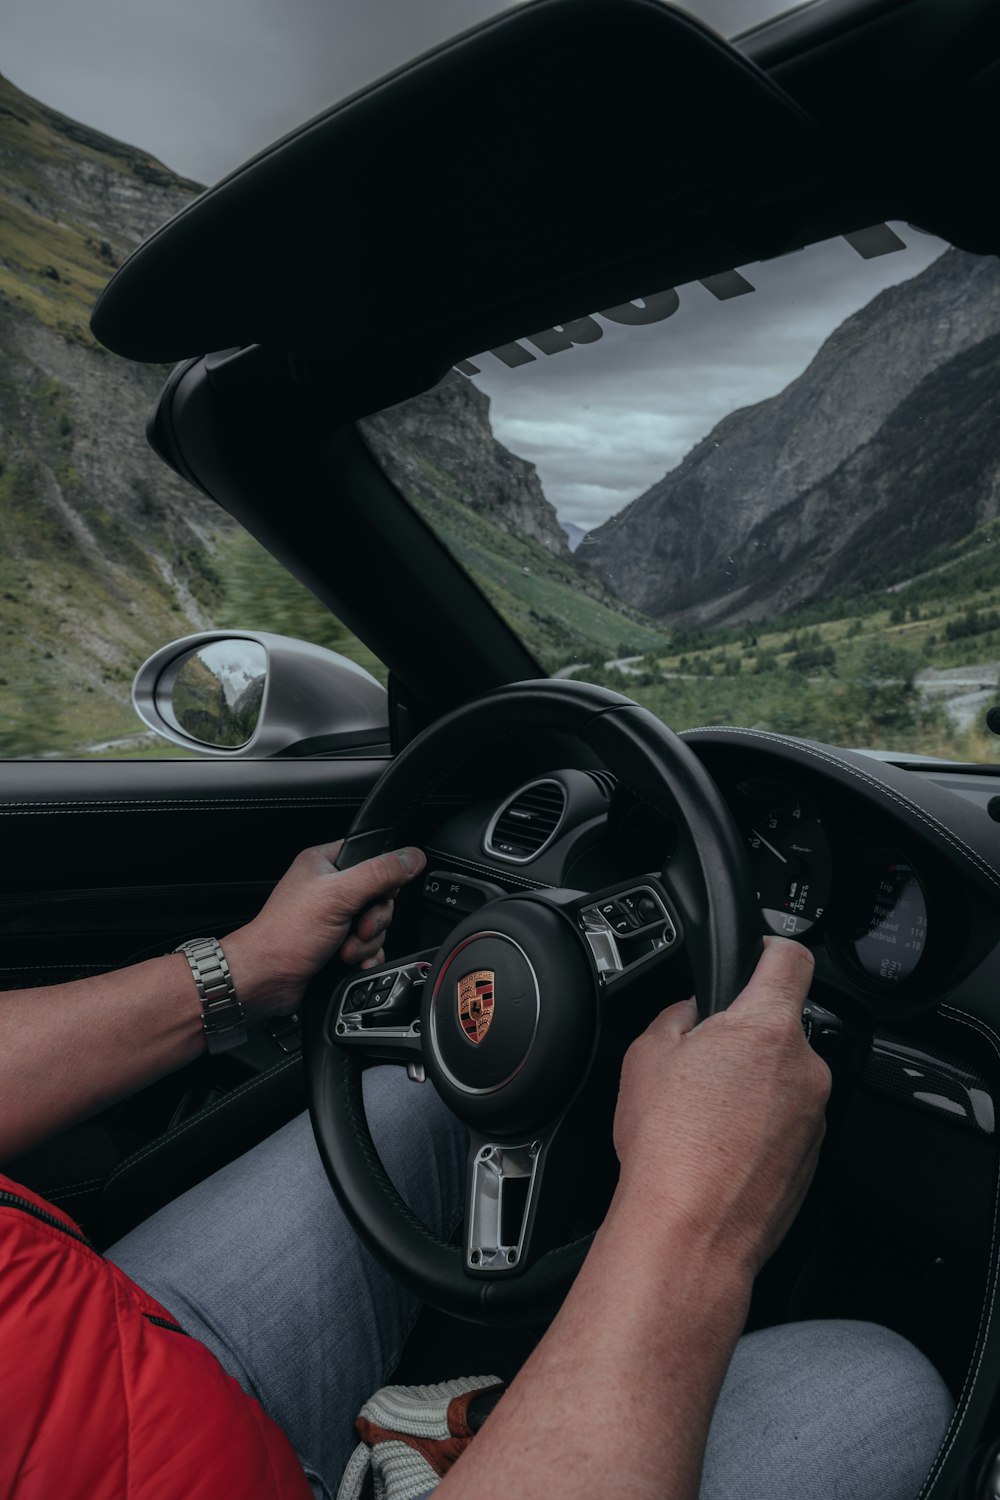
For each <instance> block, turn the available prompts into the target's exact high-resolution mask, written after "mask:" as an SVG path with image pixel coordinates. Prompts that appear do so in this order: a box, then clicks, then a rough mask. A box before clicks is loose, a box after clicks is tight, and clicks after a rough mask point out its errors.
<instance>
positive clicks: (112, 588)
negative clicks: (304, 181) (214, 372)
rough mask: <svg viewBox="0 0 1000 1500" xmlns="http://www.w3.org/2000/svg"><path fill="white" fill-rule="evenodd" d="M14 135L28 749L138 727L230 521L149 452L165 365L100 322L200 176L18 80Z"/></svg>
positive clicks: (7, 90)
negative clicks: (146, 663)
mask: <svg viewBox="0 0 1000 1500" xmlns="http://www.w3.org/2000/svg"><path fill="white" fill-rule="evenodd" d="M0 129H2V132H3V138H4V151H3V153H2V155H0V465H2V469H0V541H2V546H0V629H2V630H3V631H4V634H5V638H6V641H7V649H6V651H5V664H4V670H3V680H2V681H0V717H2V720H3V725H4V731H5V735H6V740H5V747H6V753H19V750H20V752H21V753H28V752H30V751H31V750H32V748H33V747H34V741H35V739H37V742H38V744H39V745H41V744H45V745H47V746H53V745H59V744H60V743H62V744H72V743H74V742H80V741H81V740H86V739H87V738H88V737H89V738H94V737H96V736H98V735H101V734H103V733H104V732H105V731H106V729H107V727H108V725H109V724H112V725H114V726H115V727H116V728H119V729H120V730H121V731H123V732H128V731H131V730H134V729H135V728H136V721H135V717H134V714H133V713H132V711H131V708H130V704H129V687H130V683H131V678H132V675H133V673H134V671H135V669H136V667H138V665H139V664H140V662H141V661H142V659H143V657H144V656H146V655H147V654H148V653H149V652H150V651H152V650H153V649H155V647H156V646H158V645H162V644H163V643H164V642H166V641H168V640H170V639H171V638H172V637H174V636H179V635H182V634H185V633H186V632H188V631H191V630H195V629H198V628H199V627H201V626H202V625H207V624H209V623H210V610H211V608H212V605H213V602H214V600H215V597H216V595H217V585H218V578H217V576H216V575H215V573H214V570H213V564H212V552H213V543H212V534H213V533H214V532H218V531H220V530H224V529H225V524H226V522H225V518H224V517H223V516H222V515H221V512H219V511H217V510H216V507H215V506H214V505H211V504H210V503H209V502H208V501H206V500H205V499H204V497H203V496H201V495H199V494H197V493H196V492H195V491H194V490H192V489H191V488H190V487H189V486H187V485H185V484H183V483H182V482H181V480H179V479H177V478H175V476H174V475H172V474H171V473H170V472H169V471H168V470H167V469H166V468H165V467H164V466H163V464H162V463H160V462H159V460H158V459H156V458H155V457H154V455H153V453H152V452H151V451H150V449H149V448H148V446H147V444H146V441H145V437H144V431H145V421H146V416H147V414H148V412H149V408H150V406H151V404H152V401H153V398H154V396H155V395H156V393H157V391H158V390H159V388H160V386H161V385H162V383H163V379H164V376H165V373H166V372H165V371H164V370H163V369H159V368H152V367H148V366H147V367H144V366H140V365H133V364H129V363H127V362H126V361H124V360H119V359H116V358H115V357H114V356H112V355H110V354H108V353H107V352H106V351H105V350H104V349H102V348H100V347H99V346H98V345H97V344H96V343H95V342H94V340H93V339H92V337H91V335H90V332H89V330H88V327H87V319H88V316H89V311H90V307H91V305H92V303H93V301H94V299H95V297H96V295H97V293H98V291H99V290H100V288H101V287H102V286H103V285H104V283H105V282H106V281H107V279H108V277H109V276H110V274H111V272H112V270H113V269H114V267H115V266H116V265H117V264H118V263H119V261H120V260H121V259H122V258H123V257H124V256H125V255H126V254H128V252H129V251H130V250H131V249H132V248H133V247H134V246H135V245H137V244H138V243H139V242H140V241H141V240H143V239H144V238H145V237H146V236H147V235H148V234H149V233H150V232H151V231H152V230H153V229H154V228H155V227H156V225H157V224H159V223H160V222H161V221H162V220H163V219H165V218H167V217H168V216H169V215H171V214H172V213H174V212H175V211H176V210H177V209H179V208H180V207H182V206H183V205H184V204H185V203H187V202H189V201H190V199H191V198H192V197H193V196H194V195H195V193H196V192H197V191H198V187H197V184H196V183H193V182H189V181H187V180H185V179H184V178H181V177H178V176H176V175H175V174H174V173H172V172H170V171H169V170H168V169H167V168H166V167H164V166H162V165H161V164H160V163H159V162H157V161H155V160H154V159H153V158H152V157H150V156H148V155H147V154H146V153H144V152H142V151H138V150H136V149H134V148H133V147H131V146H126V145H123V144H122V143H121V142H118V141H113V140H111V139H110V138H109V137H107V136H104V135H101V134H99V133H98V132H97V131H93V130H89V129H87V128H86V127H84V126H81V125H78V124H77V123H76V122H75V121H73V120H69V119H67V118H66V117H65V116H63V115H60V114H58V113H57V112H56V111H55V110H51V109H48V108H46V107H45V106H44V105H42V104H39V103H37V102H36V101H34V100H33V99H30V98H28V97H27V95H25V94H22V93H21V92H20V91H19V90H18V89H16V88H15V87H14V86H13V85H12V84H11V83H9V82H8V81H7V80H6V79H0ZM69 725H73V732H72V734H70V732H69V729H68V726H69ZM60 736H61V737H60Z"/></svg>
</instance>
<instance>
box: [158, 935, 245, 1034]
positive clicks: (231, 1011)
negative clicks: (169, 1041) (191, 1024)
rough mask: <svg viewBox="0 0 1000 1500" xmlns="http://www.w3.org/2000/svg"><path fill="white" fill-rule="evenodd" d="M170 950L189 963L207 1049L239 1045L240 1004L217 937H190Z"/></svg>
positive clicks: (241, 1027) (242, 1031) (241, 1026)
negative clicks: (199, 1001)
mask: <svg viewBox="0 0 1000 1500" xmlns="http://www.w3.org/2000/svg"><path fill="white" fill-rule="evenodd" d="M174 952H175V953H183V954H184V956H185V957H186V959H187V961H188V963H189V964H190V965H191V976H192V978H193V979H194V983H195V988H196V989H197V991H198V998H199V999H200V1000H201V1023H202V1025H203V1027H204V1028H205V1044H206V1046H207V1047H208V1050H209V1052H228V1051H229V1049H230V1048H231V1047H239V1046H242V1044H243V1043H244V1042H245V1041H246V1039H247V1029H246V1025H245V1019H244V1011H243V1006H242V1005H241V1004H240V1002H239V1000H238V999H237V996H236V986H235V984H234V983H233V976H232V974H231V973H230V971H229V964H228V962H227V960H226V955H225V954H224V953H223V951H222V945H221V944H220V943H219V941H218V939H217V938H214V937H208V938H190V939H189V940H188V941H187V942H186V943H181V944H180V946H179V947H178V948H175V949H174Z"/></svg>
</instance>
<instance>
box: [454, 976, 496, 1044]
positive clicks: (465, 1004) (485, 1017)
mask: <svg viewBox="0 0 1000 1500" xmlns="http://www.w3.org/2000/svg"><path fill="white" fill-rule="evenodd" d="M495 979H496V976H495V975H494V973H493V970H492V969H474V970H473V971H472V973H471V974H463V976H462V978H461V979H460V980H459V981H458V1019H459V1021H460V1022H461V1024H462V1030H463V1031H464V1032H465V1034H466V1036H467V1037H468V1038H469V1041H470V1042H474V1043H475V1045H476V1046H477V1047H478V1046H479V1043H480V1042H481V1041H482V1039H483V1037H484V1036H485V1035H486V1033H487V1032H488V1031H489V1029H490V1022H491V1021H492V1020H493V986H494V983H495Z"/></svg>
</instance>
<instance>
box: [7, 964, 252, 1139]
mask: <svg viewBox="0 0 1000 1500" xmlns="http://www.w3.org/2000/svg"><path fill="white" fill-rule="evenodd" d="M234 977H235V976H234ZM204 1050H205V1037H204V1031H203V1028H202V1022H201V1004H200V1001H199V999H198V993H197V990H196V989H195V986H194V983H193V981H192V978H191V970H190V967H189V965H188V962H187V959H186V958H185V957H184V956H183V954H171V955H169V956H167V957H165V958H154V959H150V960H148V961H147V962H146V963H141V964H135V965H133V966H132V967H131V968H128V969H119V970H118V971H117V972H115V973H113V974H107V975H100V976H96V977H94V978H91V979H80V980H76V981H74V982H73V983H71V984H60V985H52V986H47V987H45V988H39V989H33V990H18V991H15V992H12V993H10V994H7V995H0V1100H2V1104H0V1161H9V1160H10V1159H11V1158H12V1157H14V1156H17V1155H19V1154H20V1153H21V1152H22V1151H26V1150H28V1149H29V1148H30V1147H31V1146H34V1145H36V1144H37V1143H38V1142H39V1141H41V1140H44V1139H45V1138H46V1137H47V1136H50V1135H52V1134H54V1133H55V1132H56V1131H57V1130H61V1129H63V1128H65V1127H66V1126H67V1125H71V1124H73V1123H74V1122H75V1121H76V1120H81V1119H85V1118H86V1117H87V1116H89V1115H92V1114H94V1113H96V1111H98V1110H100V1109H103V1108H105V1107H106V1106H107V1105H108V1104H111V1103H113V1102H114V1101H115V1100H116V1099H121V1098H123V1097H124V1096H125V1095H127V1094H131V1093H134V1092H135V1090H136V1089H139V1088H142V1087H143V1085H144V1084H147V1083H151V1082H152V1081H153V1080H154V1079H156V1078H160V1077H162V1076H163V1075H164V1074H165V1073H169V1072H171V1071H172V1070H173V1069H174V1068H179V1067H180V1066H181V1065H182V1064H183V1063H186V1062H190V1061H191V1060H192V1059H193V1058H196V1057H197V1056H198V1055H199V1054H200V1053H201V1052H203V1051H204Z"/></svg>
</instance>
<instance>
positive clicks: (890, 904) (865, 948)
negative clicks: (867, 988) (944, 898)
mask: <svg viewBox="0 0 1000 1500" xmlns="http://www.w3.org/2000/svg"><path fill="white" fill-rule="evenodd" d="M851 932H852V944H853V949H854V957H855V958H856V959H857V961H858V963H859V964H860V965H861V967H862V969H864V971H865V973H866V974H867V975H868V976H869V978H871V979H878V980H880V981H881V982H882V983H883V984H900V983H902V981H903V980H904V979H909V977H910V975H911V974H912V973H913V971H914V969H915V968H916V967H917V964H918V963H919V962H920V957H921V954H922V953H923V951H924V944H925V943H926V941H927V903H926V901H925V900H924V893H923V889H922V887H921V884H920V881H919V880H918V878H917V875H916V871H915V870H914V868H913V866H912V865H911V864H910V862H909V860H907V859H903V857H902V856H901V855H899V854H897V853H896V851H895V850H894V849H890V848H888V847H885V846H883V847H879V848H870V849H865V850H863V851H862V853H861V858H860V860H859V862H858V888H857V895H856V897H855V900H854V903H853V907H852V911H851Z"/></svg>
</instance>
